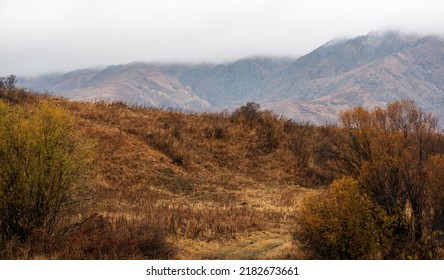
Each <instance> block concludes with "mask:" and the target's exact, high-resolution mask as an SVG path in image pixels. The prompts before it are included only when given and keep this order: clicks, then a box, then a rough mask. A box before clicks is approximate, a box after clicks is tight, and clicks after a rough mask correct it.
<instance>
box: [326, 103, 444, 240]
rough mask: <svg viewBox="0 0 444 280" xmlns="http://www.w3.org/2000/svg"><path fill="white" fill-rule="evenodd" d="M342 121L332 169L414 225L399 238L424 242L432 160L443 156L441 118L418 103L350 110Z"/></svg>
mask: <svg viewBox="0 0 444 280" xmlns="http://www.w3.org/2000/svg"><path fill="white" fill-rule="evenodd" d="M340 121H341V131H340V133H338V137H337V138H336V140H335V141H336V143H335V145H334V147H333V148H334V150H333V151H334V153H335V156H336V158H335V160H334V161H331V163H332V165H334V166H335V167H336V168H337V170H338V171H339V172H340V173H342V174H343V175H347V176H351V177H353V178H355V179H356V180H358V181H359V182H360V186H361V188H362V191H363V192H364V193H366V194H367V195H368V196H369V197H370V198H371V199H372V200H373V201H374V202H375V203H377V204H378V205H379V206H380V207H382V208H383V209H384V210H385V211H387V212H388V213H389V214H390V215H397V216H398V217H399V218H400V219H402V220H404V221H407V222H408V223H409V226H408V227H407V228H406V231H405V232H401V231H400V232H398V234H399V235H404V237H408V238H409V239H410V241H411V242H415V241H418V240H420V239H421V238H422V237H424V233H425V227H426V221H425V220H424V214H425V213H426V211H427V208H428V206H427V205H428V203H429V201H428V197H427V192H428V191H427V190H428V188H429V186H428V184H427V180H426V177H427V176H426V173H427V170H426V165H427V159H428V158H429V157H430V156H433V155H434V154H436V153H439V148H438V145H437V136H438V128H437V119H436V118H434V117H433V116H432V115H430V114H426V113H424V112H423V111H422V110H421V109H420V108H418V106H417V105H416V104H415V103H414V102H413V101H396V102H393V103H391V104H389V105H388V106H387V108H385V109H384V108H375V109H374V110H372V111H369V110H366V109H364V108H361V107H357V108H354V109H352V110H347V111H345V112H343V113H342V114H341V116H340ZM409 211H411V214H408V215H406V214H405V213H406V212H409ZM400 223H401V221H400Z"/></svg>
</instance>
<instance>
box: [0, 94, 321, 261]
mask: <svg viewBox="0 0 444 280" xmlns="http://www.w3.org/2000/svg"><path fill="white" fill-rule="evenodd" d="M0 99H2V100H6V101H7V102H10V103H11V104H15V105H13V106H19V107H22V106H23V107H25V108H26V106H34V104H41V103H45V104H49V105H50V106H54V107H57V108H63V109H64V110H67V111H68V112H70V114H72V115H73V116H74V117H75V119H76V130H77V131H79V133H81V134H82V135H83V137H84V138H85V139H93V140H94V141H95V142H96V148H95V149H94V151H95V160H94V163H93V166H95V168H94V170H93V173H94V175H93V178H91V179H92V185H91V186H90V188H89V189H88V192H87V200H86V201H85V202H84V204H83V206H82V208H80V209H78V210H76V211H75V212H73V213H72V216H71V222H70V223H73V222H74V223H77V225H78V226H75V227H74V229H70V230H69V231H68V234H64V235H61V236H56V237H54V236H51V237H49V238H50V239H49V240H51V241H49V240H47V241H45V240H46V239H45V236H43V237H42V236H39V235H37V237H36V238H38V239H37V240H35V239H31V241H30V242H34V243H32V244H34V245H32V246H31V245H29V244H28V245H20V246H25V248H30V250H28V251H27V250H22V251H17V252H16V251H8V250H6V251H2V250H1V246H2V244H0V256H1V257H2V258H62V259H65V258H68V259H72V258H81V259H82V258H152V253H153V251H152V250H153V249H152V248H153V247H152V246H160V248H161V249H154V252H156V250H160V251H159V255H154V257H155V258H158V257H161V258H165V257H169V256H170V255H169V254H168V252H169V251H165V252H166V254H164V253H163V252H164V250H165V248H163V247H161V246H165V245H162V244H163V243H159V241H156V239H154V241H153V236H152V235H151V234H156V232H160V234H161V236H164V237H165V236H167V237H168V242H169V244H172V247H173V248H174V249H171V250H174V252H175V254H174V258H179V259H221V258H286V255H287V254H288V253H289V252H290V251H291V248H292V246H291V222H290V221H291V220H292V219H293V212H294V210H295V209H296V208H297V207H298V201H300V198H301V197H303V196H305V194H309V193H312V192H314V191H313V190H311V189H310V188H307V187H304V186H307V185H310V186H311V185H312V184H319V182H320V179H319V178H316V177H315V176H313V175H310V174H308V173H306V171H305V170H304V168H302V167H301V165H300V164H301V161H298V160H295V159H297V158H298V154H299V153H303V151H298V150H297V149H293V148H292V147H293V145H294V144H292V143H296V141H297V140H298V139H299V141H301V143H304V142H305V141H306V140H307V139H308V134H307V133H306V132H307V131H308V130H310V129H311V126H307V125H298V124H296V123H293V122H290V121H288V120H283V119H279V118H278V117H276V116H275V115H273V114H272V113H269V112H264V113H260V112H259V111H257V108H256V107H254V106H253V107H252V106H247V107H244V108H243V109H242V110H239V111H238V113H237V114H233V115H229V114H226V113H206V114H184V113H181V112H178V111H174V110H161V109H144V108H139V107H136V106H127V105H125V104H123V103H119V102H114V103H105V102H91V103H89V102H77V101H68V100H65V99H59V98H53V97H49V96H40V95H34V94H33V93H29V92H27V91H24V90H22V89H12V90H6V91H3V92H0ZM250 109H253V110H250ZM298 131H300V132H305V134H304V133H297V132H298ZM307 148H308V147H307ZM108 223H109V224H110V226H107V224H108ZM71 227H72V226H70V227H69V228H71ZM77 227H78V229H77ZM147 227H148V228H149V230H148V231H147V230H146V228H147ZM62 228H63V227H62ZM143 229H145V230H144V231H141V230H143ZM73 230H74V233H72V234H71V233H70V232H71V231H73ZM65 231H66V229H65V230H63V231H62V232H65ZM142 233H143V234H142ZM133 234H136V235H134V236H135V237H133V238H140V240H139V239H128V238H130V237H129V235H130V236H133ZM139 234H142V235H139ZM71 236H74V237H71ZM76 236H77V237H76ZM154 237H156V235H154ZM59 238H61V241H58V240H59ZM66 238H68V241H66V240H65V239H66ZM70 238H74V240H72V239H70ZM80 240H81V241H80ZM246 240H249V241H246ZM35 242H37V243H35ZM39 242H40V243H39ZM41 242H43V243H41ZM45 242H51V244H52V245H51V246H49V245H48V244H49V243H45ZM134 242H136V244H145V245H137V246H145V247H142V248H147V249H144V250H145V252H147V253H146V254H142V255H140V254H137V253H135V252H137V250H135V249H134V248H133V249H131V248H132V247H131V246H134V245H124V244H134ZM137 242H141V243H137ZM245 242H249V244H250V245H251V246H252V247H253V245H252V244H255V245H254V247H255V249H254V250H255V251H254V253H253V252H250V253H248V252H249V251H248V250H249V249H248V248H246V249H245V251H243V250H242V249H241V248H243V247H245V246H241V245H240V244H243V243H245ZM153 243H154V245H152V244H153ZM14 244H15V243H12V244H11V245H10V246H18V245H17V244H16V245H14ZM36 244H39V245H36ZM116 244H117V245H116ZM118 244H121V245H118ZM147 244H148V245H147ZM159 244H160V245H159ZM8 246H9V245H8ZM26 246H31V247H26ZM35 246H37V247H35ZM38 246H42V247H38ZM115 246H117V247H115ZM119 246H123V247H119ZM125 246H127V247H125ZM270 246H272V247H273V248H274V249H273V250H272V248H271V247H270ZM38 248H41V249H38ZM45 248H46V249H45ZM156 248H157V247H156ZM162 248H163V249H162ZM229 248H231V249H229ZM45 250H46V251H45ZM48 250H49V251H48ZM115 250H117V251H115ZM128 250H130V251H128ZM131 250H134V251H131ZM229 250H233V253H230V251H229ZM234 251H236V252H237V253H234ZM13 252H15V253H13ZM126 252H127V253H126ZM5 254H6V255H5ZM11 254H13V255H11ZM133 254H135V255H133Z"/></svg>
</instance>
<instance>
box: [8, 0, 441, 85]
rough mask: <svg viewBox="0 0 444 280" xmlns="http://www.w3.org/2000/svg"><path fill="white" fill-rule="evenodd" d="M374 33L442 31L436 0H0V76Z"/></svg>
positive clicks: (194, 57)
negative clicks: (384, 31) (392, 30)
mask: <svg viewBox="0 0 444 280" xmlns="http://www.w3.org/2000/svg"><path fill="white" fill-rule="evenodd" d="M382 29H398V30H401V31H403V32H409V33H410V32H415V33H424V34H438V35H444V1H442V0H404V1H402V0H248V1H247V0H144V1H143V0H107V1H106V0H0V76H5V75H8V74H12V73H13V74H16V75H36V74H43V73H48V72H55V71H69V70H73V69H76V68H86V67H91V66H106V65H110V64H124V63H129V62H133V61H147V62H217V63H219V62H226V61H233V60H236V59H239V58H242V57H247V56H254V55H261V56H262V55H274V56H294V57H295V56H300V55H303V54H306V53H308V52H310V51H311V50H313V49H314V48H316V47H318V46H320V45H322V44H324V43H326V42H327V41H329V40H331V39H333V38H336V37H353V36H358V35H365V34H367V33H369V32H370V31H375V30H382Z"/></svg>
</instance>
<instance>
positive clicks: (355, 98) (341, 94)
mask: <svg viewBox="0 0 444 280" xmlns="http://www.w3.org/2000/svg"><path fill="white" fill-rule="evenodd" d="M20 80H21V82H22V83H21V85H23V86H25V87H28V88H31V89H34V90H40V91H49V92H51V93H55V94H57V95H62V96H65V97H68V98H72V99H77V100H97V99H105V100H123V101H125V102H129V103H136V104H140V105H145V106H156V107H174V108H181V109H185V110H197V111H202V110H221V109H224V108H234V107H237V106H239V105H241V104H243V103H245V102H247V101H254V102H258V103H260V104H261V105H262V107H263V108H267V109H272V110H274V111H276V112H277V113H279V114H283V115H286V116H288V117H290V118H294V119H296V120H298V121H307V120H308V121H312V122H315V123H323V122H335V120H336V118H337V115H338V113H339V112H340V111H342V110H344V109H346V108H350V107H353V106H356V105H360V106H364V107H367V108H371V107H374V106H384V105H385V104H386V103H388V102H391V101H393V100H397V99H412V100H415V101H416V102H417V103H418V104H419V105H420V106H421V107H422V108H423V109H424V110H425V111H431V112H433V113H434V114H435V115H437V116H438V117H440V118H441V119H444V106H442V105H443V104H444V40H443V39H442V38H439V37H434V36H428V37H419V36H407V35H403V34H400V33H397V32H386V33H380V32H372V33H369V34H368V35H366V36H360V37H357V38H354V39H350V40H345V39H344V40H333V41H331V42H328V43H327V44H325V45H323V46H321V47H319V48H318V49H316V50H314V51H312V52H311V53H309V54H307V55H305V56H302V57H300V58H298V59H295V60H293V61H292V60H290V59H278V58H249V59H243V60H239V61H236V62H233V63H227V64H221V65H211V64H200V65H183V64H169V65H161V64H149V63H131V64H127V65H116V66H109V67H107V68H104V69H84V70H76V71H73V72H69V73H67V74H64V75H52V76H42V77H38V78H35V79H25V78H20Z"/></svg>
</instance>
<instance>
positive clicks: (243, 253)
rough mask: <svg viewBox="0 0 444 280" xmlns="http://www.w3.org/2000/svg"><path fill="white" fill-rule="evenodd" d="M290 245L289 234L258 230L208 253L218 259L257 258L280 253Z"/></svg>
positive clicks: (265, 257)
mask: <svg viewBox="0 0 444 280" xmlns="http://www.w3.org/2000/svg"><path fill="white" fill-rule="evenodd" d="M289 245H291V236H290V235H283V234H282V233H273V232H259V233H254V234H252V235H251V236H249V237H246V238H243V239H241V240H239V242H238V243H236V244H227V245H226V246H223V247H221V248H220V249H219V250H217V251H215V252H214V253H213V254H211V255H209V256H208V258H209V259H218V260H258V259H267V258H270V257H272V256H273V255H274V254H279V253H282V252H280V251H282V250H283V249H284V248H285V247H288V246H289Z"/></svg>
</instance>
